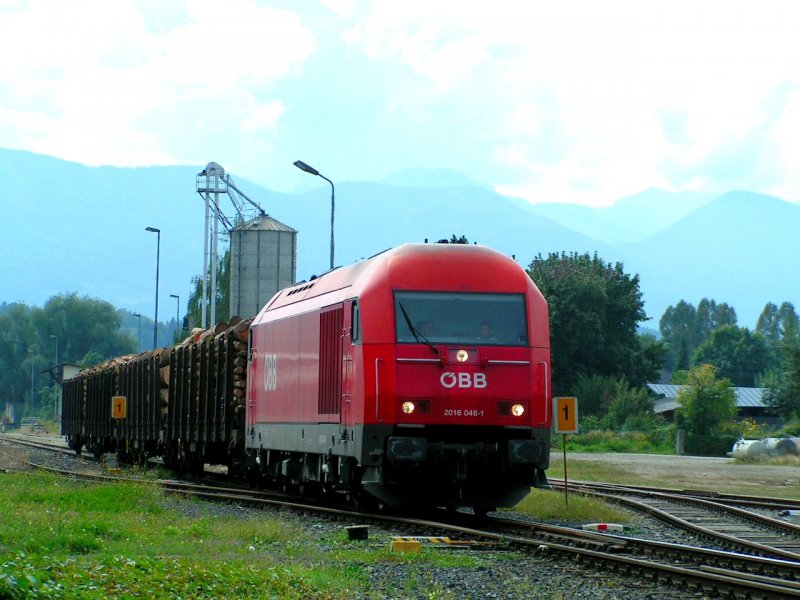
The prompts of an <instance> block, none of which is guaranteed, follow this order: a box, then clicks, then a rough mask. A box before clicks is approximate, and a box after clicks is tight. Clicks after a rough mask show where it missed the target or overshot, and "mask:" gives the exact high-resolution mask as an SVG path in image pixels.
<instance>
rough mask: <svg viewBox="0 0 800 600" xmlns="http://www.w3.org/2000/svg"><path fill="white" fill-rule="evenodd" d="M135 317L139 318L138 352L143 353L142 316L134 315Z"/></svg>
mask: <svg viewBox="0 0 800 600" xmlns="http://www.w3.org/2000/svg"><path fill="white" fill-rule="evenodd" d="M133 316H134V317H139V337H137V338H136V352H137V353H139V352H141V351H142V315H140V314H139V313H133Z"/></svg>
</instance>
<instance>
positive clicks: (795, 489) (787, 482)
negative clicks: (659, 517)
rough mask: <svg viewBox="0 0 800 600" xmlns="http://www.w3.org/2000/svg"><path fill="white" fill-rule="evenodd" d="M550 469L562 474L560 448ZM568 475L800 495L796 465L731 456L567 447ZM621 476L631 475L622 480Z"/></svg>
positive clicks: (710, 488)
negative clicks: (745, 460) (585, 451)
mask: <svg viewBox="0 0 800 600" xmlns="http://www.w3.org/2000/svg"><path fill="white" fill-rule="evenodd" d="M552 460H553V464H552V466H551V468H550V470H549V471H548V475H549V476H552V477H558V478H561V477H563V464H562V456H561V454H556V453H554V454H553V457H552ZM567 468H568V473H569V476H570V478H571V479H572V478H573V474H574V476H575V479H578V478H580V476H581V475H582V476H584V477H585V476H586V475H587V474H590V473H592V472H596V473H597V474H598V475H599V477H597V479H602V480H607V479H606V478H605V477H604V476H602V475H601V474H603V473H606V474H609V475H611V476H614V475H616V476H617V480H618V481H617V482H618V483H638V484H644V485H653V486H663V487H673V488H679V489H697V490H707V491H722V492H728V493H737V492H738V493H741V494H744V495H758V496H787V497H800V466H798V465H773V464H766V463H763V464H759V463H749V464H745V463H737V462H736V461H734V460H733V459H732V458H710V457H699V456H662V455H653V454H617V453H603V454H583V453H568V454H567ZM623 479H625V480H627V479H630V481H623Z"/></svg>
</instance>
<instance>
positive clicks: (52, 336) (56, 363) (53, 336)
mask: <svg viewBox="0 0 800 600" xmlns="http://www.w3.org/2000/svg"><path fill="white" fill-rule="evenodd" d="M50 337H51V338H55V339H56V362H55V365H56V366H58V336H57V335H50Z"/></svg>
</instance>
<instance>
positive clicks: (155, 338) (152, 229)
mask: <svg viewBox="0 0 800 600" xmlns="http://www.w3.org/2000/svg"><path fill="white" fill-rule="evenodd" d="M144 230H145V231H149V232H150V233H155V234H156V235H157V236H158V238H157V240H156V316H155V318H154V322H153V350H155V349H156V347H157V346H158V266H159V262H160V261H161V230H160V229H158V228H157V227H145V228H144Z"/></svg>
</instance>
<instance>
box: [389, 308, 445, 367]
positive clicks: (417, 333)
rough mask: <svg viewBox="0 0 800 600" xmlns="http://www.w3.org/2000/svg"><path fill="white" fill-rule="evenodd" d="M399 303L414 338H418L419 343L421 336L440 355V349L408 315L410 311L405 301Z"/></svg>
mask: <svg viewBox="0 0 800 600" xmlns="http://www.w3.org/2000/svg"><path fill="white" fill-rule="evenodd" d="M397 304H398V305H399V306H400V310H401V311H402V312H403V318H405V320H406V325H408V330H409V331H410V332H411V335H413V336H414V339H415V340H417V343H419V338H422V341H424V342H425V343H426V344H427V345H428V348H430V349H431V350H433V353H434V354H436V355H437V356H438V355H439V350H438V349H437V348H436V346H434V345H433V344H431V342H430V340H429V339H428V338H426V337H425V335H424V334H423V333H422V332H421V331H419V330H418V329H417V328H416V327H414V323H412V322H411V317H409V316H408V313H407V312H406V309H405V307H404V306H403V303H402V302H398V303H397Z"/></svg>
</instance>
